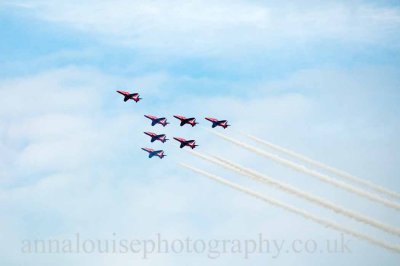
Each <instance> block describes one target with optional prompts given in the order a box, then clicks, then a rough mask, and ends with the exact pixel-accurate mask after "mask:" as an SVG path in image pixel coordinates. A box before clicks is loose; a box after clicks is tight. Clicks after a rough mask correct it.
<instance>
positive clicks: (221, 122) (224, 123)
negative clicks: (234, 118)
mask: <svg viewBox="0 0 400 266" xmlns="http://www.w3.org/2000/svg"><path fill="white" fill-rule="evenodd" d="M206 120H208V121H210V122H211V123H212V128H214V127H217V126H220V127H223V128H224V129H225V128H227V127H229V126H230V125H228V121H226V120H218V119H216V118H212V117H206Z"/></svg>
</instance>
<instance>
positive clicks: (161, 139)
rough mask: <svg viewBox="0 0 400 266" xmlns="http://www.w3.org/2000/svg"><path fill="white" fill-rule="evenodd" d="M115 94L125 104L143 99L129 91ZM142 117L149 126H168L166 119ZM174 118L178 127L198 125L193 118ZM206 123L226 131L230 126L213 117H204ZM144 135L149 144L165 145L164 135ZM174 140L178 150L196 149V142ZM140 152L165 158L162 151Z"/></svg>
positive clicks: (147, 150)
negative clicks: (122, 98)
mask: <svg viewBox="0 0 400 266" xmlns="http://www.w3.org/2000/svg"><path fill="white" fill-rule="evenodd" d="M117 93H119V94H121V95H122V96H124V102H127V101H129V100H133V101H135V102H136V103H137V102H139V101H140V100H142V99H143V98H140V95H139V93H136V92H135V93H131V92H129V91H123V90H117ZM144 117H146V118H148V119H150V120H151V126H153V127H154V126H156V125H161V126H163V127H166V126H167V125H168V124H170V123H169V122H167V118H165V117H162V116H161V117H157V116H154V115H148V114H147V115H144ZM173 117H174V118H176V119H178V120H179V121H180V123H179V125H180V126H181V127H183V126H184V125H189V126H192V127H194V126H196V125H197V124H199V123H198V122H196V118H194V117H185V116H182V115H174V116H173ZM205 119H206V120H207V121H210V122H211V123H212V124H211V127H212V128H215V127H218V126H219V127H222V128H224V129H226V128H227V127H229V126H230V125H228V121H227V120H218V119H217V118H213V117H206V118H205ZM143 133H144V134H146V135H147V136H149V137H150V142H151V143H154V142H156V141H159V142H161V143H165V142H166V141H167V140H169V139H167V136H166V135H165V134H157V133H154V132H143ZM174 140H176V141H178V142H179V143H180V144H179V148H181V149H182V148H184V147H189V148H191V149H194V148H196V147H197V146H199V145H197V144H196V141H195V140H193V139H191V140H187V139H184V138H182V137H174ZM142 150H144V151H146V152H147V153H148V154H149V155H148V157H149V158H153V157H154V156H157V157H159V158H160V159H162V158H164V157H165V156H167V155H166V154H165V153H164V150H154V149H151V148H147V147H145V148H142Z"/></svg>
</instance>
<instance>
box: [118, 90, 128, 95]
mask: <svg viewBox="0 0 400 266" xmlns="http://www.w3.org/2000/svg"><path fill="white" fill-rule="evenodd" d="M117 92H118V93H119V94H122V95H125V96H126V95H129V94H130V93H129V92H128V91H121V90H118V91H117Z"/></svg>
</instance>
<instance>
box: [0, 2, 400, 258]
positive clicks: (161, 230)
mask: <svg viewBox="0 0 400 266" xmlns="http://www.w3.org/2000/svg"><path fill="white" fill-rule="evenodd" d="M0 21H1V23H0V34H1V35H0V36H1V41H0V228H1V234H0V250H1V255H0V264H1V265H55V264H57V265H71V264H73V265H88V264H96V265H204V264H207V265H266V264H268V265H293V264H294V263H296V264H297V265H321V263H324V264H327V263H328V262H329V263H328V265H378V264H380V265H399V261H400V257H399V255H398V254H395V253H393V252H390V251H387V250H385V249H382V248H379V247H376V246H373V245H371V244H369V243H367V242H365V241H362V240H359V239H355V238H352V237H350V236H344V238H345V240H346V241H349V246H350V248H351V252H338V253H334V254H331V253H329V252H326V251H325V250H324V248H323V244H324V243H325V242H326V241H327V240H337V241H339V242H340V241H341V238H342V235H341V234H340V233H339V232H337V231H333V230H331V229H328V228H324V227H322V226H320V225H318V224H316V223H313V222H312V221H308V220H306V219H304V218H302V217H299V216H296V215H294V214H292V213H289V212H287V211H285V210H282V209H278V208H276V207H273V206H270V205H268V204H265V203H263V202H260V201H258V200H257V199H254V198H252V197H249V196H247V195H244V194H241V193H240V192H237V191H234V190H232V189H230V188H227V187H224V186H222V185H220V184H217V183H215V182H213V181H211V180H208V179H206V178H205V177H203V176H200V175H196V174H195V173H192V172H190V171H188V170H187V169H184V168H182V167H180V166H179V165H178V163H179V162H186V163H190V164H192V165H194V166H196V167H199V168H202V169H206V170H208V171H210V172H212V173H214V174H218V175H220V176H222V177H225V178H227V179H229V180H232V181H235V182H237V183H240V184H242V185H244V186H246V187H250V188H252V189H254V190H256V191H259V192H261V193H265V195H269V196H271V197H274V198H277V199H279V200H282V201H284V202H286V203H288V204H291V205H294V206H296V207H299V208H304V209H306V210H308V211H310V212H312V213H314V214H316V215H318V216H321V217H324V218H327V219H331V220H334V221H337V222H339V223H340V224H342V225H344V226H346V227H350V228H353V229H356V230H359V231H362V232H364V233H367V234H369V235H371V236H373V237H376V238H379V239H382V240H385V241H388V242H391V243H399V239H398V238H396V237H394V236H391V235H389V234H386V233H384V232H381V231H379V230H376V229H374V228H371V227H369V226H366V225H362V224H359V223H356V222H354V221H352V220H350V219H348V218H344V217H341V216H339V215H337V214H335V213H333V212H332V211H329V210H326V209H323V208H321V207H319V206H316V205H314V204H311V203H309V202H306V201H304V200H302V199H299V198H295V197H292V196H290V195H286V194H284V193H282V192H280V191H278V190H276V189H273V188H269V187H264V186H262V185H260V184H257V183H254V182H252V181H250V180H247V179H245V178H243V177H242V176H241V175H237V174H235V173H233V172H229V171H227V170H224V169H222V168H219V167H217V166H214V165H211V164H208V163H205V162H203V161H200V160H199V159H197V158H194V157H192V156H190V155H189V154H188V153H186V152H184V151H183V150H180V149H179V148H178V146H177V143H176V142H175V141H173V140H172V141H169V142H167V143H166V144H165V145H162V144H151V143H149V140H148V137H147V136H145V135H144V134H143V131H149V130H150V131H154V132H160V133H162V132H164V133H166V134H167V135H168V136H169V138H171V139H172V137H173V136H181V137H185V138H195V139H197V141H198V144H199V145H200V146H199V147H198V150H199V151H202V152H206V153H212V154H217V155H219V156H225V157H226V158H229V159H231V160H233V161H235V162H239V163H241V164H243V165H245V166H248V167H251V168H253V169H256V170H258V171H260V172H262V173H265V174H268V175H270V176H272V177H274V178H277V179H279V180H281V181H284V182H287V183H290V184H292V185H295V186H297V187H299V188H301V189H304V190H306V191H308V192H310V193H313V194H316V195H318V196H321V197H324V198H326V199H329V200H331V201H333V202H335V203H337V204H340V205H342V206H346V207H348V208H350V209H352V210H356V211H358V212H362V213H365V214H367V215H368V216H371V217H374V218H376V219H379V220H381V221H384V222H385V223H388V224H391V225H399V224H400V216H399V213H398V212H396V211H395V210H391V209H389V208H387V207H385V206H382V205H380V204H377V203H374V202H371V201H368V200H365V199H362V198H359V197H356V196H354V195H352V194H350V193H348V192H345V191H342V190H340V189H337V188H333V187H331V186H329V185H327V184H324V183H322V182H320V181H318V180H315V179H313V178H311V177H309V176H306V175H304V174H300V173H297V172H294V171H292V170H290V169H286V168H285V167H283V166H280V165H277V164H275V163H273V162H271V161H268V160H266V159H263V158H260V157H258V156H257V155H255V154H252V153H250V152H248V151H244V150H242V149H240V148H238V147H235V146H233V145H231V144H229V143H227V142H224V141H223V140H221V139H219V138H217V137H215V136H214V135H212V134H210V133H209V132H208V131H207V130H205V127H206V126H207V127H209V126H210V125H209V123H208V122H207V121H205V120H204V119H203V118H204V117H205V116H215V117H218V118H225V119H228V120H229V122H230V124H232V127H230V128H229V129H227V130H225V131H224V130H223V129H216V130H218V131H219V132H225V133H230V135H231V136H234V137H236V138H238V139H242V140H244V141H247V142H249V143H252V144H255V143H253V142H251V140H249V139H246V138H245V137H244V136H243V135H241V134H240V132H241V131H242V132H246V133H251V134H253V135H256V136H258V137H261V138H264V139H266V140H268V141H271V142H273V143H275V144H278V145H281V146H284V147H287V148H290V149H293V150H295V151H298V152H300V153H302V154H305V155H307V156H309V157H312V158H317V159H319V160H320V161H322V162H324V163H327V164H330V165H333V166H335V167H337V168H340V169H343V170H346V171H348V172H350V173H352V174H354V175H357V176H359V177H362V178H365V179H368V180H370V181H372V182H374V183H377V184H380V185H383V186H385V187H388V188H391V189H392V190H395V191H400V181H399V172H400V171H399V170H400V169H399V165H400V140H399V136H400V122H399V118H398V117H399V115H400V106H399V102H400V90H399V89H400V5H399V4H398V1H389V0H388V1H375V2H374V1H361V0H360V1H335V2H334V1H317V0H315V1H313V0H310V1H301V3H299V1H285V4H283V3H282V2H281V1H261V0H260V1H245V0H234V1H225V0H221V1H209V0H206V1H164V0H159V1H135V0H132V1H129V0H116V1H99V0H96V1H95V0H80V1H75V0H74V1H67V0H56V1H46V0H36V1H34V0H26V1H22V0H21V1H19V0H13V1H11V0H1V1H0ZM116 89H126V90H130V91H135V92H140V94H141V96H142V97H143V98H144V99H143V101H141V102H139V103H137V104H135V103H133V102H128V103H124V102H123V101H122V98H121V97H120V95H118V94H116V93H115V90H116ZM144 114H153V115H156V116H167V117H168V118H170V119H171V118H172V115H173V114H181V115H185V116H195V117H198V120H199V122H200V125H199V127H195V128H180V127H179V125H178V124H177V122H176V121H173V120H172V119H171V121H170V122H171V125H169V126H168V127H166V128H162V127H155V128H152V127H151V126H150V125H149V121H148V120H147V119H145V118H144V117H143V115H144ZM174 142H175V143H174ZM144 146H149V147H154V148H157V149H161V148H162V149H164V150H165V152H166V154H167V155H168V157H166V158H164V160H159V159H158V158H153V159H151V160H149V159H148V158H147V157H146V154H145V153H144V152H143V151H142V150H141V149H140V147H144ZM76 234H79V235H80V236H81V238H83V239H90V240H98V239H117V240H119V239H154V238H156V236H157V234H161V235H162V236H163V237H164V238H165V239H167V240H168V241H170V242H172V241H173V240H174V239H185V238H188V237H189V238H192V239H200V240H202V241H204V242H206V243H209V240H224V239H225V240H234V239H237V240H239V241H242V243H244V241H245V240H254V239H255V240H257V239H258V236H259V234H262V235H263V236H264V237H265V238H267V239H269V240H271V241H272V240H273V239H275V240H279V241H284V242H285V248H284V249H283V251H281V252H280V253H279V255H277V254H276V253H277V251H276V250H273V249H271V250H270V252H265V253H263V254H252V255H250V256H248V258H245V255H244V254H243V252H236V253H234V252H230V253H229V252H228V254H222V253H221V254H219V255H218V256H209V255H210V252H207V250H206V251H205V252H204V253H193V252H192V253H190V252H181V253H179V254H176V253H173V252H170V253H169V254H157V253H154V254H151V255H149V257H148V258H146V259H143V256H142V255H143V254H142V253H140V252H139V253H133V252H128V253H126V254H125V253H124V254H121V253H117V254H115V253H110V254H104V253H99V252H93V253H90V254H85V253H82V252H81V253H76V252H75V253H73V254H69V253H58V254H37V253H34V252H33V253H26V252H25V253H24V252H23V250H22V247H23V243H27V242H29V243H32V242H34V240H35V239H36V240H38V239H39V240H45V241H47V240H49V239H56V240H57V239H58V240H60V241H61V240H65V239H74V237H75V236H76ZM293 240H300V241H302V242H307V241H313V242H316V243H318V252H306V251H304V250H302V252H294V251H293V250H292V249H291V248H290V245H291V243H292V242H293ZM24 241H25V242H24ZM271 245H272V244H271ZM286 245H287V246H286ZM303 249H304V248H303ZM208 251H209V249H208ZM242 251H243V250H242ZM213 254H214V255H215V254H216V253H213ZM210 257H213V258H210Z"/></svg>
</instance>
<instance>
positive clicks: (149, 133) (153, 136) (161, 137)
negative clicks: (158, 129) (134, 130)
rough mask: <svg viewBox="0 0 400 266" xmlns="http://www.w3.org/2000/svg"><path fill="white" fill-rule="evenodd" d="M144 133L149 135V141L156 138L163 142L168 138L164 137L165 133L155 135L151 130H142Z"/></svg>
mask: <svg viewBox="0 0 400 266" xmlns="http://www.w3.org/2000/svg"><path fill="white" fill-rule="evenodd" d="M143 133H144V134H146V135H147V136H150V137H151V142H154V141H156V140H159V141H161V142H162V143H165V142H166V141H167V140H168V139H167V138H166V136H165V134H160V135H157V134H156V133H153V132H143Z"/></svg>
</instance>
